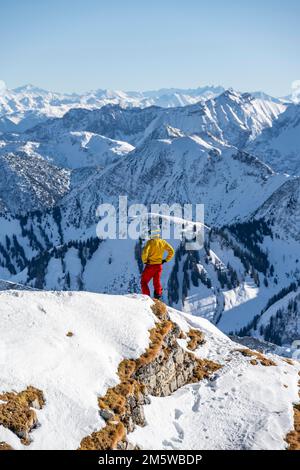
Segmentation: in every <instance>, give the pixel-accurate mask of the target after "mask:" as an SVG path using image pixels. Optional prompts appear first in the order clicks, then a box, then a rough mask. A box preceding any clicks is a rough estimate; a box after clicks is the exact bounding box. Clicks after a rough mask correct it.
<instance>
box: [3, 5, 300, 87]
mask: <svg viewBox="0 0 300 470" xmlns="http://www.w3.org/2000/svg"><path fill="white" fill-rule="evenodd" d="M299 18H300V2H299V0H285V1H284V2H283V1H282V0H249V1H244V0H239V1H238V0H227V1H226V0H215V1H214V0H210V1H202V0H185V1H183V0H181V1H178V0H173V1H170V0H160V1H158V0H152V1H151V2H148V1H144V0H140V1H136V0H123V1H121V0H108V1H106V0H0V79H2V80H4V81H5V82H6V84H7V86H8V87H9V88H13V87H16V86H19V85H21V84H25V83H33V84H35V85H37V86H41V87H44V88H47V89H52V90H57V91H69V92H72V91H85V90H90V89H95V88H111V89H123V90H145V89H155V88H162V87H187V88H188V87H197V86H200V85H206V84H215V85H218V84H221V85H224V86H225V87H229V86H232V87H233V88H235V89H238V90H249V91H254V90H257V89H262V90H264V91H266V92H268V93H271V94H273V95H284V94H288V93H289V92H290V86H291V83H292V82H293V81H294V80H297V79H300V54H299V50H300V28H299Z"/></svg>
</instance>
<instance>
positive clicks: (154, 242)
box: [142, 238, 174, 264]
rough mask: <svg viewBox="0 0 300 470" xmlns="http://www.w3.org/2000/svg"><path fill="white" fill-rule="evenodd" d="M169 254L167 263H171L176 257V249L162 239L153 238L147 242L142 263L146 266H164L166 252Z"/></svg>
mask: <svg viewBox="0 0 300 470" xmlns="http://www.w3.org/2000/svg"><path fill="white" fill-rule="evenodd" d="M165 251H167V252H168V256H167V258H166V261H170V260H171V259H172V258H173V256H174V249H173V248H172V247H171V245H169V243H167V242H166V241H165V240H162V239H161V238H153V239H151V240H149V241H147V243H146V245H145V247H144V249H143V252H142V261H143V263H144V264H162V260H163V256H164V252H165Z"/></svg>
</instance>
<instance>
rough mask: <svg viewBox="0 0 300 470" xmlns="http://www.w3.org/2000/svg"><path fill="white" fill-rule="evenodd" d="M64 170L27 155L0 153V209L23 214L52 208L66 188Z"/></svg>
mask: <svg viewBox="0 0 300 470" xmlns="http://www.w3.org/2000/svg"><path fill="white" fill-rule="evenodd" d="M69 180H70V174H69V172H68V171H67V170H65V169H61V168H58V167H55V166H53V165H50V164H48V163H47V162H46V161H45V160H44V159H43V158H41V157H40V156H37V155H29V154H28V153H26V152H22V151H19V152H14V153H12V152H8V153H5V154H4V155H1V152H0V199H1V201H2V210H3V209H5V210H9V211H11V212H13V213H14V212H19V213H25V212H28V211H30V210H37V209H45V208H49V207H52V206H54V205H55V203H57V202H58V200H59V199H60V198H61V197H62V196H63V195H64V194H65V193H66V192H67V191H68V189H69Z"/></svg>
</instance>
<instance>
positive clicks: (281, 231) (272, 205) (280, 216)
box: [255, 177, 300, 242]
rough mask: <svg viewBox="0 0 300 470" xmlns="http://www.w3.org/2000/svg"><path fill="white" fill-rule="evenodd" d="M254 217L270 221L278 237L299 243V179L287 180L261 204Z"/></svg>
mask: <svg viewBox="0 0 300 470" xmlns="http://www.w3.org/2000/svg"><path fill="white" fill-rule="evenodd" d="M255 216H256V217H258V218H260V217H264V218H265V219H266V220H268V221H270V222H271V223H272V224H273V225H274V226H275V230H276V233H277V236H278V237H280V236H282V235H283V236H286V237H291V238H293V239H295V240H297V241H298V242H299V241H300V234H299V227H300V178H299V177H296V178H292V179H288V180H287V181H286V182H285V183H284V184H283V185H282V186H281V187H280V188H278V189H277V190H276V191H275V192H274V193H273V194H272V196H270V198H268V199H267V200H266V202H265V203H264V204H262V206H261V207H260V208H259V209H258V210H257V211H256V213H255Z"/></svg>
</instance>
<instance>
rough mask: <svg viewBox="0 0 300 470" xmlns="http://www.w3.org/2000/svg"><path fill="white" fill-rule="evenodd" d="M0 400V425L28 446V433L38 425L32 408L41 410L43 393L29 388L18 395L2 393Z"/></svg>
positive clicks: (43, 401) (43, 402) (43, 400)
mask: <svg viewBox="0 0 300 470" xmlns="http://www.w3.org/2000/svg"><path fill="white" fill-rule="evenodd" d="M0 400H1V401H3V402H4V403H1V404H0V424H1V425H2V426H4V427H5V428H8V429H10V430H11V431H12V432H13V433H15V434H16V435H17V436H18V437H19V438H20V439H21V441H22V443H23V444H25V445H29V444H30V436H29V433H30V432H31V430H32V429H34V428H35V427H36V426H37V423H38V419H37V415H36V412H35V411H34V410H33V409H32V408H36V409H41V408H42V407H43V406H44V404H45V399H44V396H43V392H42V391H41V390H38V389H36V388H34V387H31V386H30V387H27V389H26V390H23V391H22V392H19V393H16V392H6V393H2V394H0Z"/></svg>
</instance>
